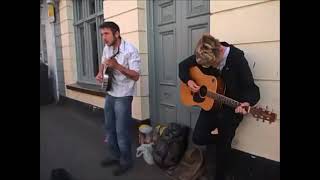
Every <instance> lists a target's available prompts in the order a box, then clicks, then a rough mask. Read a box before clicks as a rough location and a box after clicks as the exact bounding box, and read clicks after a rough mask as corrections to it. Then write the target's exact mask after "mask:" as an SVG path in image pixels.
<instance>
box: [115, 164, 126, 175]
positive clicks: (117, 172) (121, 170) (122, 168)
mask: <svg viewBox="0 0 320 180" xmlns="http://www.w3.org/2000/svg"><path fill="white" fill-rule="evenodd" d="M129 169H130V166H123V165H119V166H117V167H116V169H114V170H113V171H112V174H113V175H114V176H121V175H123V174H124V173H125V172H127V171H128V170H129Z"/></svg>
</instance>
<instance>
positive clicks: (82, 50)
mask: <svg viewBox="0 0 320 180" xmlns="http://www.w3.org/2000/svg"><path fill="white" fill-rule="evenodd" d="M73 2H74V28H75V39H76V59H77V67H78V68H77V69H78V72H77V73H78V81H79V82H84V83H90V84H95V83H96V80H95V76H96V74H97V73H98V71H99V64H100V59H101V56H102V50H103V41H102V38H101V35H100V31H99V25H100V24H101V23H102V22H103V0H74V1H73Z"/></svg>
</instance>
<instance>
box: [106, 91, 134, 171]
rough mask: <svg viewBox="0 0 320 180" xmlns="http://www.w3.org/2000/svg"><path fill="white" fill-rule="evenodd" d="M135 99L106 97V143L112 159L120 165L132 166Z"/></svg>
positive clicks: (129, 97)
mask: <svg viewBox="0 0 320 180" xmlns="http://www.w3.org/2000/svg"><path fill="white" fill-rule="evenodd" d="M132 100H133V97H132V96H127V97H113V96H110V95H107V96H106V99H105V107H104V115H105V130H106V140H105V141H106V142H107V145H108V148H109V151H110V153H111V154H110V158H111V159H116V160H120V164H121V165H124V166H131V165H132V163H133V160H132V154H131V141H132V139H131V135H132V133H131V124H132V117H131V104H132Z"/></svg>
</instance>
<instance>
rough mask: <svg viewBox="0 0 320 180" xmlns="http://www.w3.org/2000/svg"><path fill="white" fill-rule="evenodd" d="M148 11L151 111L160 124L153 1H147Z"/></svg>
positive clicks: (153, 122) (151, 116)
mask: <svg viewBox="0 0 320 180" xmlns="http://www.w3.org/2000/svg"><path fill="white" fill-rule="evenodd" d="M146 3H147V4H146V10H147V13H146V14H147V39H148V40H147V45H148V72H149V111H150V121H151V123H152V124H155V123H157V122H158V120H157V119H156V118H157V117H156V109H157V103H156V102H157V97H156V95H157V93H156V76H155V75H156V67H155V62H154V53H155V50H154V31H153V29H154V24H153V15H154V14H153V12H154V9H153V3H154V2H153V0H150V1H146Z"/></svg>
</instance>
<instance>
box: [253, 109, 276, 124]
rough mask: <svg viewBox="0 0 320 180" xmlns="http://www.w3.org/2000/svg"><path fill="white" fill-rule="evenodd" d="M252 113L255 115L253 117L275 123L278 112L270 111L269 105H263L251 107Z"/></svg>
mask: <svg viewBox="0 0 320 180" xmlns="http://www.w3.org/2000/svg"><path fill="white" fill-rule="evenodd" d="M250 113H251V114H252V115H253V117H255V118H257V120H258V119H262V121H269V123H270V124H271V123H273V122H274V121H275V120H276V118H277V114H276V113H274V112H272V111H268V106H267V107H266V109H265V108H262V107H251V108H250Z"/></svg>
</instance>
